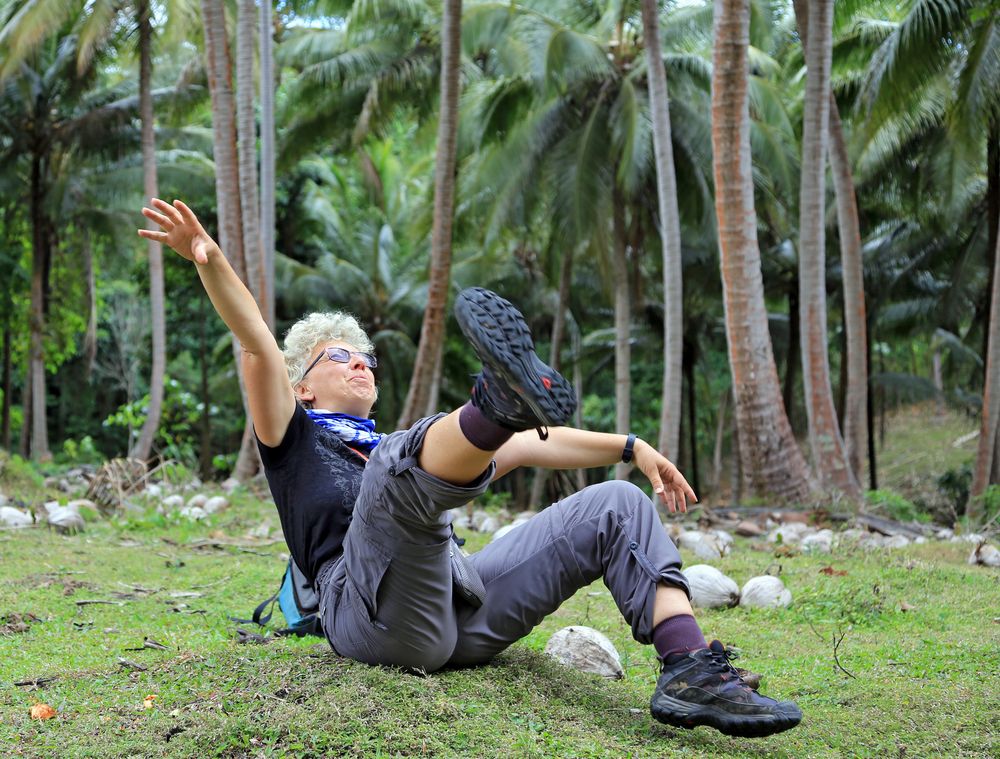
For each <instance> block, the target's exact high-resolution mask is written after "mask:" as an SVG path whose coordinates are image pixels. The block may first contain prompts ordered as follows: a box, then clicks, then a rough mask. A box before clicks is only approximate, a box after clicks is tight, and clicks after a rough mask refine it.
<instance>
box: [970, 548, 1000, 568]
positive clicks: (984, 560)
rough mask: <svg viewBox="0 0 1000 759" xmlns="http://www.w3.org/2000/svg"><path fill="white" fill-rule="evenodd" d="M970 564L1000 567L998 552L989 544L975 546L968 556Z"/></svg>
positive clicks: (999, 554) (999, 553) (999, 552)
mask: <svg viewBox="0 0 1000 759" xmlns="http://www.w3.org/2000/svg"><path fill="white" fill-rule="evenodd" d="M969 563H970V564H982V565H983V566H985V567H1000V550H997V547H996V546H994V545H991V544H989V543H982V544H981V545H978V546H976V548H975V550H974V551H973V552H972V554H971V555H970V556H969Z"/></svg>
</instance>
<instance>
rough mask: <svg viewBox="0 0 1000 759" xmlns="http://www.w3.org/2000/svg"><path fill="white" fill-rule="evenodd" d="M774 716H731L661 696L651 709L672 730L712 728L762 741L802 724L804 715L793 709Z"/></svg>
mask: <svg viewBox="0 0 1000 759" xmlns="http://www.w3.org/2000/svg"><path fill="white" fill-rule="evenodd" d="M792 708H793V709H794V711H792V709H788V710H786V711H784V712H772V713H770V714H731V713H730V712H726V711H723V710H721V709H717V708H715V707H713V706H710V705H707V704H692V703H689V702H687V701H680V700H678V699H676V698H671V697H670V696H659V697H658V698H656V699H655V700H654V701H653V703H652V705H651V708H650V711H651V712H652V714H653V717H654V718H656V719H657V720H659V721H660V722H663V723H664V724H666V725H671V726H672V727H682V728H684V729H685V730H691V729H693V728H696V727H699V726H705V727H712V728H715V729H716V730H718V731H719V732H720V733H722V734H723V735H730V736H733V737H739V738H762V737H764V736H766V735H774V734H775V733H781V732H784V731H785V730H791V729H792V728H793V727H795V726H796V725H797V724H799V722H801V721H802V712H801V711H799V709H798V708H796V707H792Z"/></svg>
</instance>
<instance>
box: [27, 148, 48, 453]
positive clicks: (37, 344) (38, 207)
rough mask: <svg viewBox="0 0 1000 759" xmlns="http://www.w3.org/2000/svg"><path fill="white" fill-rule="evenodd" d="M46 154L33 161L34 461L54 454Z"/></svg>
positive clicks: (31, 363)
mask: <svg viewBox="0 0 1000 759" xmlns="http://www.w3.org/2000/svg"><path fill="white" fill-rule="evenodd" d="M44 202H45V190H44V187H43V186H42V158H41V156H38V155H35V156H34V157H33V159H32V162H31V238H32V240H31V242H32V256H31V316H30V325H31V343H30V353H29V370H28V384H29V385H30V386H31V439H30V443H29V447H28V452H29V454H30V456H31V458H32V459H33V460H34V461H46V460H48V459H50V458H52V454H51V453H50V452H49V433H48V417H47V415H46V409H45V401H46V393H45V347H44V344H43V340H44V338H45V279H46V276H45V273H46V270H47V269H48V265H49V260H48V259H49V254H50V249H49V234H48V228H47V225H48V223H49V221H48V219H47V218H46V216H45V212H44V206H43V204H44Z"/></svg>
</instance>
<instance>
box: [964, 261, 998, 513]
mask: <svg viewBox="0 0 1000 759" xmlns="http://www.w3.org/2000/svg"><path fill="white" fill-rule="evenodd" d="M993 270H994V272H995V274H994V277H993V289H992V291H991V293H990V320H989V323H988V327H987V332H988V334H989V343H988V345H989V348H988V350H987V352H986V375H985V378H984V382H983V418H982V422H981V424H980V427H979V451H978V453H977V454H976V471H975V474H974V476H973V478H972V490H971V495H972V496H973V498H971V499H969V507H968V508H969V511H968V517H969V519H970V521H973V522H975V521H976V520H978V519H979V518H980V517H981V516H982V514H981V513H980V509H981V504H980V503H979V502H978V501H977V500H976V499H975V496H978V495H982V493H983V492H984V491H985V490H986V488H987V487H989V486H990V485H993V484H996V482H997V478H996V476H995V473H994V463H995V462H994V459H995V457H996V445H997V435H998V432H1000V276H998V275H1000V244H998V245H997V246H996V247H995V248H994V249H993Z"/></svg>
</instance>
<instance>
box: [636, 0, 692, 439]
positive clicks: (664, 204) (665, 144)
mask: <svg viewBox="0 0 1000 759" xmlns="http://www.w3.org/2000/svg"><path fill="white" fill-rule="evenodd" d="M642 28H643V35H644V39H645V46H646V68H647V69H648V72H649V73H648V77H649V110H650V114H651V115H652V117H653V148H654V151H655V155H656V196H657V199H658V201H659V212H660V238H661V245H662V248H663V333H664V337H663V396H662V399H661V402H660V403H661V406H660V407H661V411H660V439H659V445H658V447H659V449H660V451H661V452H664V453H666V454H667V455H670V456H676V455H677V454H676V451H677V450H678V443H679V442H680V415H681V384H682V383H681V368H682V367H681V364H682V355H683V347H684V345H683V339H682V335H681V328H682V326H683V322H684V309H683V284H682V276H683V268H682V266H681V220H680V211H679V210H678V208H677V176H676V169H675V168H674V150H673V143H672V139H671V135H670V108H669V98H668V95H667V72H666V69H665V68H664V66H663V57H662V53H661V48H660V24H659V7H658V5H657V2H656V0H642Z"/></svg>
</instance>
